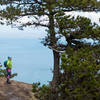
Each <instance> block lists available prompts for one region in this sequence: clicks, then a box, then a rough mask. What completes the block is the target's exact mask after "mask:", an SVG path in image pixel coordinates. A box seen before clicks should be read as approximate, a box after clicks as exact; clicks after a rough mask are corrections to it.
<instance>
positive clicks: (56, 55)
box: [52, 50, 60, 86]
mask: <svg viewBox="0 0 100 100" xmlns="http://www.w3.org/2000/svg"><path fill="white" fill-rule="evenodd" d="M53 57H54V70H53V80H52V84H53V85H54V86H55V85H58V84H59V62H60V61H59V60H60V55H59V53H58V52H56V51H54V50H53Z"/></svg>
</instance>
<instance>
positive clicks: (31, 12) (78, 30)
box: [0, 0, 100, 87]
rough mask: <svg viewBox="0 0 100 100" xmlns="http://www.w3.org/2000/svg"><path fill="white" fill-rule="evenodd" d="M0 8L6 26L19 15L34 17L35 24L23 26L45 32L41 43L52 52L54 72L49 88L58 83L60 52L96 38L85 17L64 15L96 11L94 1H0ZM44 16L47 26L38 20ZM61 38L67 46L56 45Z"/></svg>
mask: <svg viewBox="0 0 100 100" xmlns="http://www.w3.org/2000/svg"><path fill="white" fill-rule="evenodd" d="M0 3H1V5H6V7H4V9H3V10H1V11H0V16H2V17H3V18H4V17H5V18H6V19H7V20H8V21H9V23H10V22H11V23H10V24H12V22H13V21H16V19H18V18H19V17H20V16H21V17H22V16H29V17H34V18H35V20H37V21H34V20H33V21H32V22H28V23H26V24H23V26H30V25H36V26H43V27H46V28H47V29H48V31H47V32H48V35H47V37H45V41H44V42H43V43H44V45H45V46H48V47H49V48H51V49H52V50H53V58H54V70H53V80H52V84H53V86H54V87H55V86H58V85H59V84H60V81H59V79H60V69H59V68H60V52H61V51H63V50H65V49H66V48H67V47H68V46H70V47H74V48H75V49H77V48H81V47H82V46H83V45H85V44H84V43H82V42H81V41H80V40H77V39H82V38H92V39H99V27H98V26H97V25H95V24H94V25H92V24H91V21H90V20H89V19H87V18H83V17H77V18H76V19H75V18H74V17H73V18H72V17H70V16H65V12H69V11H100V6H99V5H100V2H99V1H97V0H0ZM44 15H46V16H47V17H48V23H47V24H44V23H43V22H44V21H45V20H42V22H41V20H40V18H41V17H43V16H44ZM61 36H64V37H65V38H66V41H67V44H66V45H64V44H61V43H58V41H59V39H60V38H61Z"/></svg>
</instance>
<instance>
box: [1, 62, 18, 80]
mask: <svg viewBox="0 0 100 100" xmlns="http://www.w3.org/2000/svg"><path fill="white" fill-rule="evenodd" d="M2 67H3V66H2V65H1V64H0V77H7V71H6V69H3V68H2ZM15 76H17V73H13V74H12V75H11V77H10V78H13V77H15Z"/></svg>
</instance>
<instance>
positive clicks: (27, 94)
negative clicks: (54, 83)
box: [0, 77, 36, 100]
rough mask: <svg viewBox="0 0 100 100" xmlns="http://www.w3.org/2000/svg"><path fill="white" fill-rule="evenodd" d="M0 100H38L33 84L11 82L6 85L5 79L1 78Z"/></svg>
mask: <svg viewBox="0 0 100 100" xmlns="http://www.w3.org/2000/svg"><path fill="white" fill-rule="evenodd" d="M0 100H36V98H35V97H34V93H32V84H27V83H23V82H17V81H13V80H12V81H11V84H7V83H6V79H5V78H3V77H2V78H0Z"/></svg>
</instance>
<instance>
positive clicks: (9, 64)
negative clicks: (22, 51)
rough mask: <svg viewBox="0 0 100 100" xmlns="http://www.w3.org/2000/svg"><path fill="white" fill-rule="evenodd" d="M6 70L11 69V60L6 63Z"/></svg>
mask: <svg viewBox="0 0 100 100" xmlns="http://www.w3.org/2000/svg"><path fill="white" fill-rule="evenodd" d="M7 68H10V69H11V68H12V61H11V60H8V61H7Z"/></svg>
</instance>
